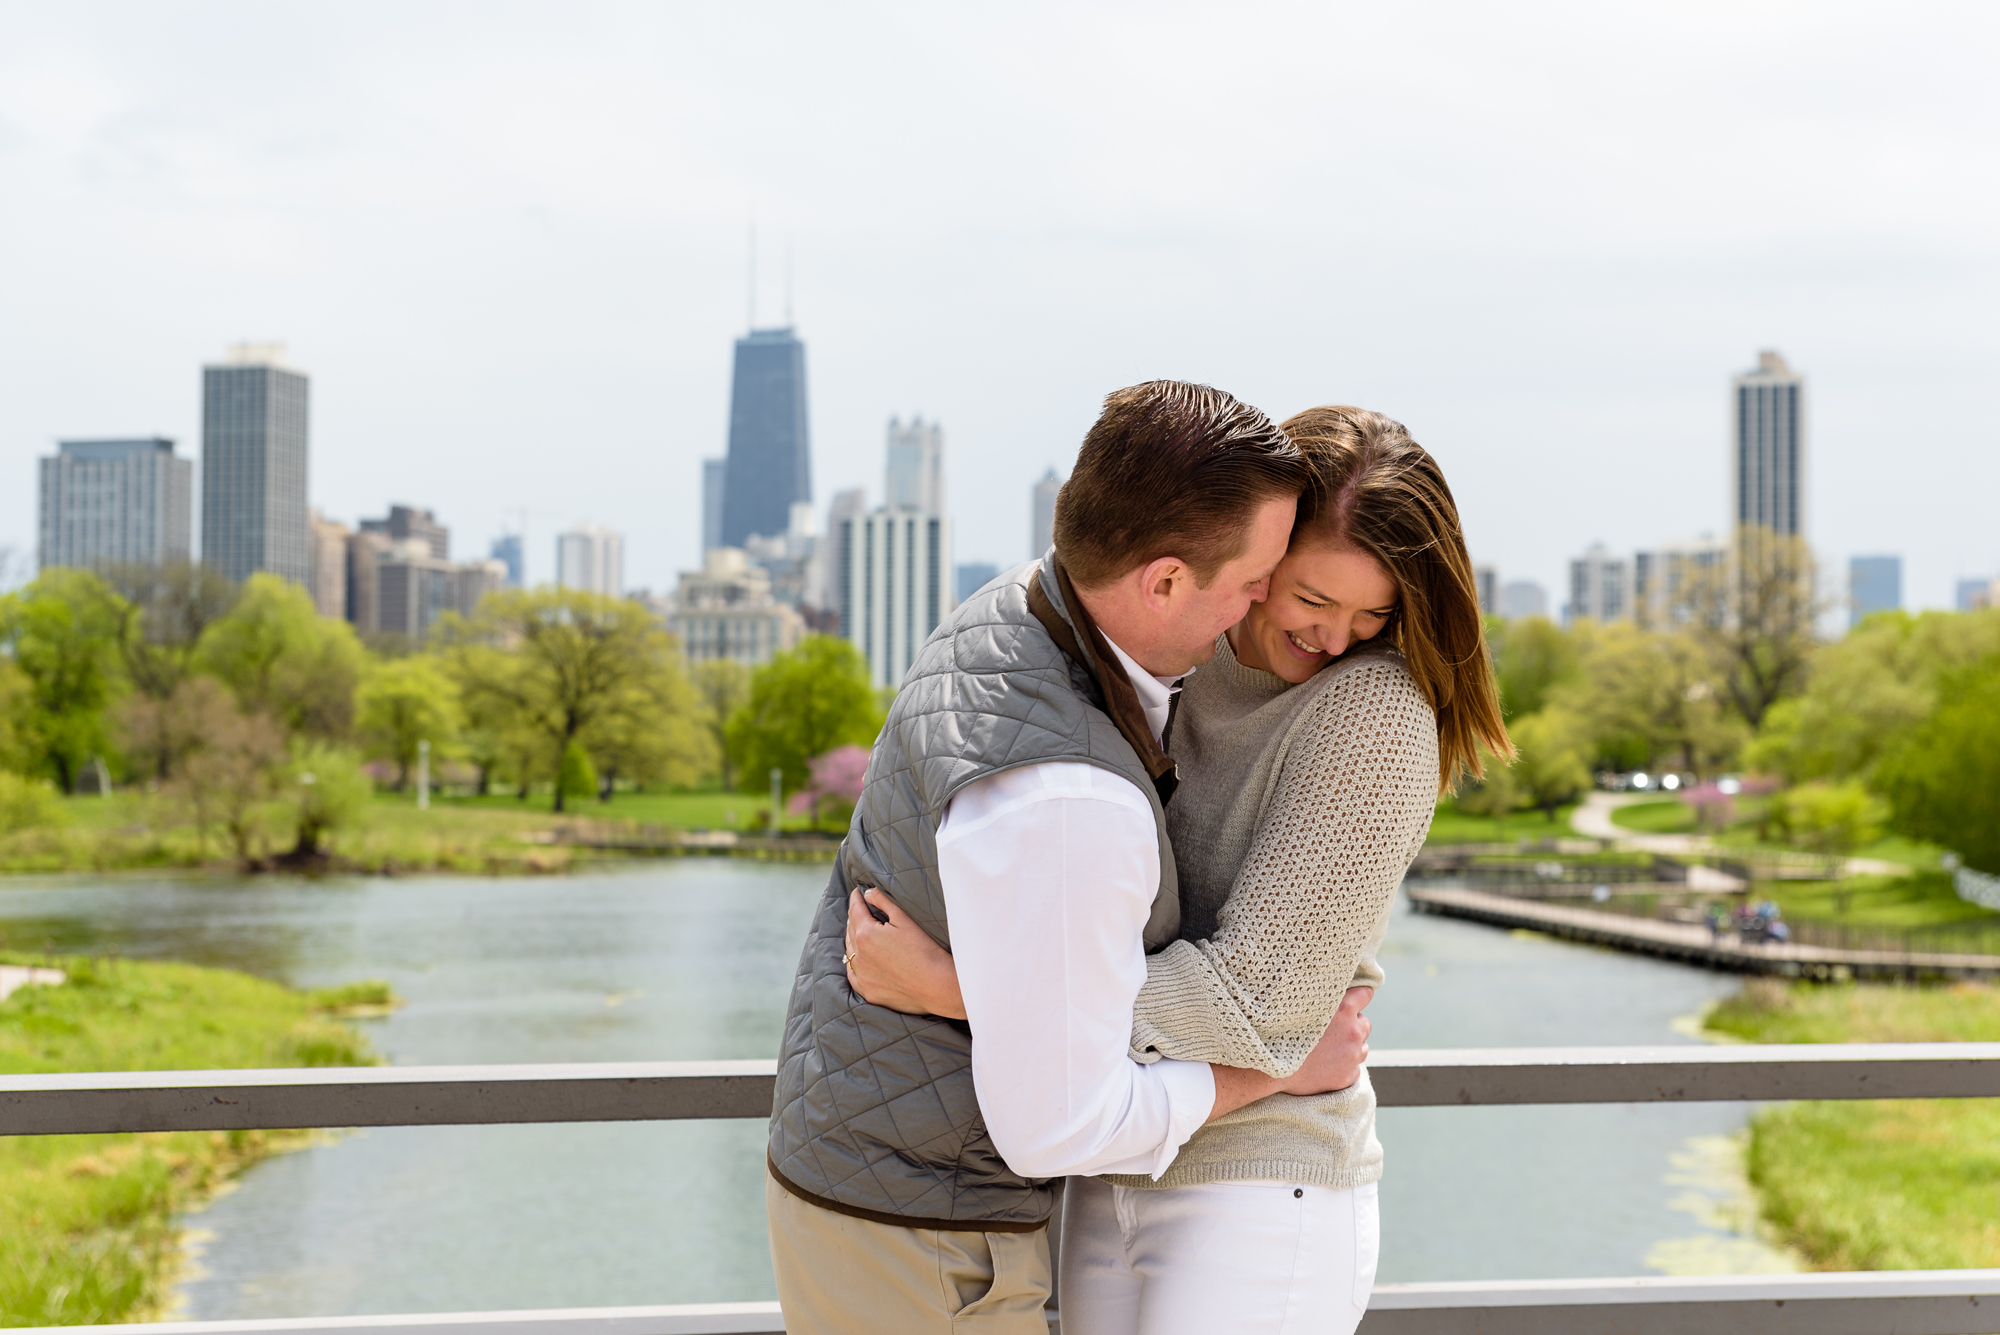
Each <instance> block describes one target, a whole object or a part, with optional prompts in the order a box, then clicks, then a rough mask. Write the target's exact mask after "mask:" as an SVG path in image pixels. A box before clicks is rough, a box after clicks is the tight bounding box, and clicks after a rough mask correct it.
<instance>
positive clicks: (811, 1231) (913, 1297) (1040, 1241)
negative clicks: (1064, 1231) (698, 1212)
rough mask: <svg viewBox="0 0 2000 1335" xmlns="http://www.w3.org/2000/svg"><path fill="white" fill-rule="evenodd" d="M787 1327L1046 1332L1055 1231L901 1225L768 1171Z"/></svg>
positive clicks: (819, 1333) (809, 1332)
mask: <svg viewBox="0 0 2000 1335" xmlns="http://www.w3.org/2000/svg"><path fill="white" fill-rule="evenodd" d="M764 1211H765V1216H766V1217H767V1218H768V1219H769V1220H770V1225H771V1266H772V1269H774V1270H775V1271H776V1272H777V1276H778V1303H779V1305H780V1306H782V1307H783V1308H784V1309H785V1330H786V1331H787V1332H788V1335H958V1333H959V1332H975V1333H976V1335H1048V1331H1049V1325H1048V1317H1047V1315H1046V1313H1045V1312H1044V1311H1043V1307H1044V1305H1045V1304H1046V1303H1047V1302H1048V1300H1049V1231H1048V1230H1047V1229H1045V1228H1044V1229H1037V1230H1036V1231H1034V1232H1033V1233H969V1232H960V1231H958V1230H955V1229H954V1230H945V1229H933V1228H903V1227H900V1226H898V1225H895V1224H878V1223H875V1222H874V1221H873V1220H868V1219H856V1218H854V1217H853V1216H851V1215H844V1214H836V1213H835V1212H833V1211H832V1210H823V1209H821V1208H820V1207H819V1206H817V1205H813V1204H811V1203H810V1202H808V1201H802V1200H800V1199H799V1198H798V1197H797V1196H794V1195H793V1194H792V1193H791V1192H789V1191H786V1190H785V1189H784V1188H783V1187H781V1186H779V1185H778V1184H777V1183H776V1182H774V1181H772V1180H771V1177H770V1175H769V1174H766V1175H765V1178H764Z"/></svg>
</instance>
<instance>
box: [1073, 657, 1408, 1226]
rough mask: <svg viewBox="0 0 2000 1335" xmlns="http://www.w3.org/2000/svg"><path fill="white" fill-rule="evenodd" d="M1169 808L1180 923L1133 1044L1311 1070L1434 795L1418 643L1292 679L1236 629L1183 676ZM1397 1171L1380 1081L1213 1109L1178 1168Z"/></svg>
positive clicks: (1221, 1172) (1335, 1182)
mask: <svg viewBox="0 0 2000 1335" xmlns="http://www.w3.org/2000/svg"><path fill="white" fill-rule="evenodd" d="M1172 742H1173V748H1172V749H1173V755H1174V759H1175V761H1176V762H1177V763H1178V764H1179V765H1180V767H1181V784H1180V787H1179V789H1178V790H1177V791H1176V792H1175V794H1174V800H1173V802H1172V804H1171V805H1170V806H1169V807H1168V808H1167V823H1168V829H1169V832H1170V833H1171V835H1172V837H1173V844H1174V857H1175V860H1176V863H1177V864H1178V867H1179V870H1180V877H1181V937H1180V939H1179V940H1177V941H1174V942H1172V943H1171V944H1169V945H1168V946H1167V948H1166V949H1165V950H1162V951H1161V952H1159V953H1158V954H1156V955H1153V956H1151V957H1150V958H1149V960H1148V961H1147V969H1146V985H1145V987H1144V988H1143V989H1142V990H1141V991H1140V993H1139V998H1138V1003H1137V1007H1136V1010H1135V1013H1134V1021H1133V1037H1132V1048H1133V1055H1134V1056H1136V1057H1138V1058H1139V1060H1141V1061H1150V1060H1158V1059H1159V1058H1160V1057H1173V1058H1178V1059H1180V1060H1184V1061H1208V1062H1216V1063H1219V1064H1221V1065H1225V1066H1239V1067H1247V1068H1249V1069H1252V1070H1257V1071H1262V1072H1264V1073H1265V1074H1266V1075H1273V1076H1288V1075H1291V1074H1293V1073H1294V1072H1296V1071H1297V1070H1298V1069H1299V1067H1300V1066H1301V1065H1303V1064H1304V1062H1305V1059H1306V1057H1307V1055H1308V1054H1309V1053H1311V1051H1312V1050H1313V1048H1314V1046H1315V1045H1316V1044H1317V1043H1318V1042H1319V1039H1320V1036H1321V1035H1322V1034H1324V1033H1325V1032H1326V1027H1327V1025H1328V1023H1330V1022H1331V1020H1332V1018H1333V1014H1334V1011H1335V1010H1336V1009H1337V1008H1338V1007H1339V1005H1340V1000H1341V997H1342V995H1343V994H1344V993H1345V992H1346V991H1347V989H1348V988H1349V987H1351V986H1356V985H1374V986H1379V985H1380V984H1381V982H1382V981H1383V975H1382V971H1381V969H1380V968H1379V967H1378V966H1377V965H1376V962H1375V952H1376V949H1377V947H1378V946H1379V945H1380V944H1381V941H1382V937H1383V934H1384V932H1385V931H1387V929H1388V923H1389V909H1390V906H1391V904H1392V903H1393V901H1394V899H1395V894H1396V887H1397V886H1398V885H1399V884H1401V882H1402V879H1403V873H1404V872H1405V871H1406V870H1407V869H1408V867H1409V865H1410V862H1411V860H1412V859H1413V858H1415V857H1416V855H1417V852H1418V850H1419V849H1421V848H1422V847H1423V842H1424V837H1425V835H1426V834H1427V833H1428V832H1429V829H1430V821H1431V813H1432V811H1433V810H1434V809H1435V807H1436V804H1437V784H1438V736H1437V716H1436V715H1435V714H1434V713H1433V712H1432V710H1431V707H1430V705H1429V703H1428V702H1427V701H1426V700H1425V699H1424V696H1423V693H1422V692H1421V691H1419V690H1418V689H1417V684H1416V682H1415V681H1414V680H1413V679H1412V678H1411V676H1410V673H1409V670H1408V668H1407V667H1406V666H1405V665H1404V661H1403V657H1402V655H1401V654H1399V653H1397V652H1396V651H1395V650H1393V649H1391V648H1390V647H1388V646H1387V645H1373V644H1363V645H1361V646H1359V647H1358V648H1356V649H1355V650H1353V651H1351V652H1350V653H1349V655H1348V656H1347V657H1346V658H1343V659H1341V660H1340V661H1338V662H1336V663H1334V664H1332V665H1331V666H1329V667H1327V668H1325V669H1324V670H1322V671H1321V672H1319V673H1318V674H1317V675H1315V676H1314V677H1312V678H1311V679H1310V680H1308V681H1306V682H1304V683H1302V684H1301V685H1298V686H1296V687H1293V686H1290V685H1288V684H1287V683H1286V682H1285V681H1284V680H1283V679H1282V678H1279V677H1277V676H1275V675H1273V674H1271V673H1268V672H1262V671H1259V670H1257V669H1254V668H1248V667H1245V666H1243V665H1242V664H1241V663H1239V662H1237V660H1236V656H1235V654H1233V653H1232V652H1231V651H1230V648H1229V643H1228V640H1227V638H1226V637H1225V638H1224V639H1222V640H1221V641H1220V642H1219V643H1218V645H1217V649H1216V655H1215V658H1214V660H1213V661H1212V662H1210V663H1208V664H1206V665H1204V666H1203V667H1202V669H1201V670H1200V671H1199V672H1196V673H1195V674H1194V675H1193V676H1192V677H1190V678H1189V679H1188V683H1187V685H1186V686H1185V687H1184V688H1183V689H1182V693H1181V702H1180V707H1179V710H1178V711H1177V713H1176V717H1175V721H1174V731H1173V737H1172ZM1381 1176H1382V1146H1381V1142H1380V1141H1378V1140H1377V1139H1376V1138H1375V1092H1374V1089H1373V1088H1372V1087H1371V1086H1370V1085H1369V1082H1368V1074H1367V1071H1366V1070H1365V1069H1364V1070H1363V1071H1362V1073H1361V1077H1360V1079H1359V1080H1357V1081H1356V1082H1355V1083H1354V1084H1353V1085H1352V1086H1350V1087H1349V1088H1347V1089H1344V1090H1341V1091H1339V1092H1337V1093H1333V1094H1321V1095H1314V1096H1310V1097H1294V1096H1291V1095H1283V1094H1281V1095H1274V1096H1273V1097H1271V1098H1267V1099H1263V1100H1260V1101H1259V1102H1257V1103H1253V1104H1250V1105H1249V1106H1248V1107H1245V1108H1240V1109H1238V1110H1237V1111H1235V1112H1233V1113H1230V1114H1228V1115H1226V1116H1224V1117H1220V1118H1218V1119H1216V1120H1215V1121H1214V1122H1212V1123H1210V1124H1209V1125H1208V1126H1206V1127H1203V1128H1202V1129H1201V1130H1200V1131H1197V1132H1196V1133H1195V1134H1194V1137H1193V1138H1192V1139H1191V1140H1189V1141H1188V1143H1187V1144H1186V1145H1185V1146H1183V1147H1182V1149H1181V1152H1180V1155H1179V1156H1178V1157H1177V1158H1176V1159H1175V1160H1174V1163H1173V1166H1172V1167H1171V1168H1169V1169H1168V1170H1167V1172H1166V1174H1165V1176H1163V1177H1161V1178H1160V1179H1159V1180H1158V1181H1157V1182H1155V1181H1154V1180H1152V1179H1151V1178H1147V1177H1134V1176H1126V1175H1117V1176H1113V1177H1111V1178H1110V1179H1109V1180H1110V1181H1112V1182H1115V1183H1117V1184H1119V1185H1121V1186H1133V1187H1177V1186H1186V1185H1191V1184H1194V1183H1199V1182H1228V1181H1243V1180H1252V1179H1261V1180H1273V1179H1275V1180H1280V1181H1288V1182H1303V1183H1314V1184H1317V1185H1322V1186H1329V1187H1334V1188H1346V1187H1356V1186H1361V1185H1362V1184H1364V1183H1368V1182H1374V1181H1376V1180H1377V1179H1379V1178H1380V1177H1381Z"/></svg>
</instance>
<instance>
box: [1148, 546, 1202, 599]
mask: <svg viewBox="0 0 2000 1335" xmlns="http://www.w3.org/2000/svg"><path fill="white" fill-rule="evenodd" d="M1192 578H1193V572H1192V571H1190V570H1189V569H1188V566H1187V562H1185V561H1183V560H1181V559H1180V558H1179V557H1178V556H1162V557H1159V558H1157V559H1155V560H1153V561H1151V562H1148V563H1147V566H1146V569H1145V570H1144V571H1143V572H1142V573H1141V575H1140V577H1139V592H1140V595H1141V596H1142V597H1143V598H1144V599H1145V600H1146V605H1147V606H1148V607H1152V608H1154V609H1156V610H1159V609H1163V608H1164V607H1165V605H1166V603H1167V602H1168V600H1169V599H1171V598H1172V597H1173V595H1174V586H1175V584H1177V583H1179V582H1181V581H1185V580H1189V579H1192Z"/></svg>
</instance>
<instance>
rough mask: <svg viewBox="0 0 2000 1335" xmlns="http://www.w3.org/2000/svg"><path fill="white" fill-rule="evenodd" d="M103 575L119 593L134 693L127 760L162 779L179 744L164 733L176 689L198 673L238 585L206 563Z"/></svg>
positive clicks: (120, 639)
mask: <svg viewBox="0 0 2000 1335" xmlns="http://www.w3.org/2000/svg"><path fill="white" fill-rule="evenodd" d="M105 579H106V580H107V581H108V582H109V584H110V585H111V587H112V588H113V589H114V590H116V591H117V593H118V595H119V598H120V599H121V601H120V602H119V603H118V604H116V605H115V606H116V610H117V619H118V633H117V643H118V657H119V661H120V662H121V663H122V665H123V666H124V669H125V676H126V679H127V680H128V681H130V682H131V683H132V687H133V692H132V694H131V695H130V696H129V697H127V699H126V701H125V703H124V707H123V708H122V709H121V710H120V713H119V724H120V730H121V733H122V735H123V738H124V743H125V754H126V759H127V760H128V762H130V764H131V765H132V767H133V769H134V770H135V771H137V772H141V773H148V774H151V775H152V776H153V777H154V778H155V779H157V780H158V781H160V782H162V783H164V782H165V781H166V780H167V779H168V778H170V777H171V771H172V766H173V761H174V758H175V755H176V754H177V752H176V747H175V745H174V740H175V739H174V738H172V737H171V736H169V735H168V734H166V733H164V732H162V731H161V729H162V728H163V727H165V726H166V725H167V724H169V723H170V722H171V721H172V718H173V711H172V710H171V709H170V708H169V707H168V702H169V701H170V700H172V698H173V694H174V692H175V690H177V689H178V688H179V687H180V685H181V683H182V682H184V681H186V680H187V677H188V674H189V673H190V672H192V671H193V670H194V654H195V646H196V644H197V643H199V642H200V639H201V636H202V632H203V631H205V630H207V629H208V627H209V625H210V624H212V623H213V622H215V621H216V620H218V619H220V618H221V617H222V616H223V615H225V614H226V613H227V612H228V611H229V609H230V607H231V606H232V605H233V604H234V603H235V601H236V588H235V586H234V585H232V584H231V583H230V582H229V581H228V580H227V579H224V578H223V577H222V576H221V575H219V574H217V573H216V572H215V571H213V570H211V569H209V568H208V567H206V566H201V565H196V564H194V563H193V562H190V561H171V562H168V563H166V564H164V565H114V566H112V567H110V568H109V569H108V570H106V571H105Z"/></svg>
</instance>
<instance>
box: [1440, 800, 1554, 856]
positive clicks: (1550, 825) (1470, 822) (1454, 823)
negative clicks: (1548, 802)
mask: <svg viewBox="0 0 2000 1335" xmlns="http://www.w3.org/2000/svg"><path fill="white" fill-rule="evenodd" d="M1574 810H1576V808H1575V807H1573V806H1567V807H1558V808H1557V809H1556V817H1555V819H1554V820H1550V819H1549V818H1548V817H1547V816H1544V815H1543V814H1542V813H1541V812H1539V811H1516V812H1513V813H1511V814H1510V815H1508V816H1506V817H1504V818H1495V817H1492V816H1474V815H1470V814H1468V813H1466V812H1463V811H1460V810H1459V809H1458V807H1457V805H1456V804H1455V803H1453V802H1451V801H1450V800H1446V801H1443V802H1440V803H1438V807H1437V813H1436V814H1435V815H1433V816H1432V817H1431V832H1430V834H1429V836H1428V837H1427V838H1426V839H1425V840H1424V845H1425V847H1427V848H1435V847H1437V846H1439V845H1441V844H1511V843H1516V842H1518V841H1520V840H1522V839H1551V838H1569V837H1571V836H1572V835H1574V833H1575V831H1573V830H1571V829H1570V827H1569V813H1570V812H1572V811H1574Z"/></svg>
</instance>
